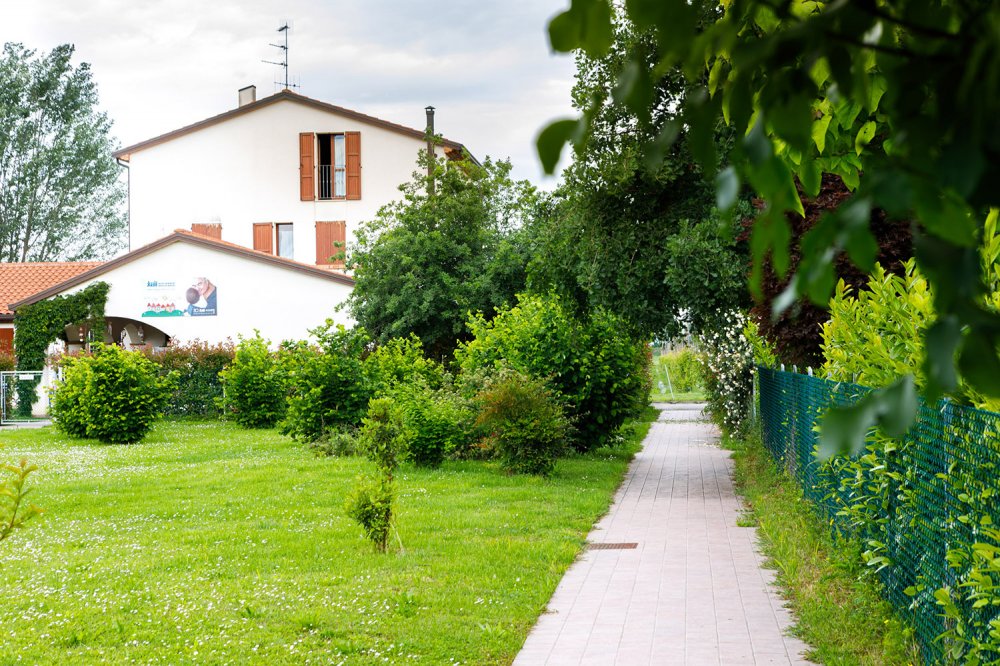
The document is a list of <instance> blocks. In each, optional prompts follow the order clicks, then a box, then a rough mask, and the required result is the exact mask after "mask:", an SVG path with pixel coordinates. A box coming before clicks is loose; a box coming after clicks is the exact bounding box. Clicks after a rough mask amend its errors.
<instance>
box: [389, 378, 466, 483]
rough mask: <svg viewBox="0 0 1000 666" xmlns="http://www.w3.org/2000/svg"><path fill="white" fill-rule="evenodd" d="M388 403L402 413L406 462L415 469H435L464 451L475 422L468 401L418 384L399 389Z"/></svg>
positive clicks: (455, 394) (445, 390)
mask: <svg viewBox="0 0 1000 666" xmlns="http://www.w3.org/2000/svg"><path fill="white" fill-rule="evenodd" d="M392 399H393V400H395V401H396V404H398V405H399V407H400V409H401V410H402V413H403V423H404V424H405V426H406V430H407V444H406V451H407V453H406V455H407V458H408V459H409V460H411V461H413V463H414V464H415V465H417V466H418V467H438V466H440V465H441V463H442V462H443V461H444V459H445V457H446V456H448V455H450V454H451V453H452V452H454V451H456V450H458V451H461V450H464V449H466V448H468V446H469V444H470V443H471V441H470V440H471V439H472V427H473V421H474V419H475V415H474V413H473V410H472V406H471V405H470V404H469V401H468V400H464V399H463V398H461V396H459V395H458V394H457V393H455V392H454V391H451V390H448V389H439V390H437V391H435V390H432V389H431V388H430V387H428V386H427V385H426V384H423V383H421V382H419V381H418V382H415V383H413V384H406V385H401V386H399V387H398V388H397V389H396V390H395V391H393V393H392Z"/></svg>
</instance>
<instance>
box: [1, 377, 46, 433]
mask: <svg viewBox="0 0 1000 666" xmlns="http://www.w3.org/2000/svg"><path fill="white" fill-rule="evenodd" d="M41 383H42V373H41V372H35V371H32V372H16V371H15V372H0V425H3V424H5V423H23V422H25V421H37V420H38V417H35V416H32V415H31V408H32V405H34V404H35V402H36V401H37V400H38V386H39V384H41Z"/></svg>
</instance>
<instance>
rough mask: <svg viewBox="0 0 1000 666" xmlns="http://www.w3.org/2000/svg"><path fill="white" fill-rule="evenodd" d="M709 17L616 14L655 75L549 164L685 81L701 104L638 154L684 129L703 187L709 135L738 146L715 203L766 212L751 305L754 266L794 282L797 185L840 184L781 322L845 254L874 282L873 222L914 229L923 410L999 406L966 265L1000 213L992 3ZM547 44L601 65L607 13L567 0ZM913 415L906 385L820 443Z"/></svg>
mask: <svg viewBox="0 0 1000 666" xmlns="http://www.w3.org/2000/svg"><path fill="white" fill-rule="evenodd" d="M714 4H715V3H710V2H708V0H693V1H689V0H628V1H627V2H626V3H625V7H624V11H625V13H626V15H627V16H628V17H629V19H630V20H631V21H632V22H634V23H635V25H636V26H638V27H639V28H641V29H647V30H650V31H651V32H652V34H653V35H654V38H655V40H656V43H657V45H658V47H659V49H660V53H661V54H662V55H661V59H660V61H659V62H658V63H657V66H656V67H654V68H652V69H650V68H647V67H643V66H642V64H643V63H642V61H641V59H640V58H639V56H638V55H634V56H633V57H632V64H631V66H629V67H627V68H626V70H625V71H624V72H623V75H622V76H620V77H619V80H618V85H617V86H616V88H615V90H614V91H613V94H612V96H611V98H610V99H598V100H595V101H594V103H593V104H592V106H591V109H588V111H587V112H585V113H584V114H583V117H582V118H580V119H576V120H574V119H567V120H561V121H557V122H555V123H553V124H551V125H549V126H548V127H547V128H545V129H544V130H543V131H542V133H541V134H540V136H539V139H538V147H539V154H540V156H541V157H542V161H543V164H544V165H545V166H546V168H549V169H551V168H553V167H554V165H555V162H556V160H557V158H558V154H559V152H560V149H561V147H562V145H563V144H564V143H565V142H566V141H569V140H575V141H577V142H581V141H583V140H584V139H585V138H586V135H587V133H588V131H589V129H590V126H591V119H592V116H593V115H594V111H593V110H592V109H596V108H599V106H600V105H601V104H605V103H611V104H613V105H616V106H623V107H625V108H628V109H630V110H632V111H633V112H634V113H636V114H637V115H639V116H640V117H649V116H650V114H651V112H652V101H653V95H652V91H653V90H654V89H655V86H656V85H657V83H658V81H659V80H661V79H662V78H663V77H665V76H667V75H668V74H669V73H671V72H674V71H676V70H678V69H680V70H681V71H683V72H684V74H685V75H686V76H687V78H688V80H690V81H692V82H695V83H697V84H698V87H699V89H698V92H697V94H692V95H689V96H688V98H687V100H686V102H685V105H684V107H683V109H682V110H681V114H680V117H679V118H678V119H677V122H676V123H672V124H668V125H666V126H665V127H664V128H663V129H662V130H661V132H660V134H659V135H658V136H657V137H656V138H655V139H654V140H653V141H651V142H648V143H647V144H646V148H645V150H646V154H647V155H648V156H649V157H650V159H651V161H654V162H655V161H656V160H657V154H658V152H660V151H662V147H663V146H664V145H669V144H670V143H671V142H672V141H673V139H674V137H675V136H676V134H677V131H678V128H679V127H681V126H686V127H688V128H689V129H688V131H689V136H690V140H691V150H692V154H693V155H694V157H695V158H696V159H697V161H698V162H699V163H700V164H701V165H702V168H703V169H705V170H706V171H710V170H711V169H712V168H713V167H714V164H715V161H716V155H715V144H714V141H713V140H712V137H713V132H714V129H715V127H716V123H717V122H718V120H719V119H720V118H721V119H723V120H724V121H725V122H726V123H727V124H729V125H730V126H731V127H732V128H733V130H734V132H735V134H736V136H737V137H739V139H738V141H737V142H736V145H735V146H734V150H733V153H732V165H731V166H730V167H727V168H726V169H723V170H722V171H720V172H719V173H718V175H717V176H716V178H715V185H716V197H717V201H718V203H719V204H720V207H722V208H728V207H730V206H732V205H733V204H734V203H735V201H736V199H737V196H738V193H739V191H740V188H741V185H742V184H743V183H749V184H750V185H751V186H752V187H753V188H754V189H755V190H756V191H757V192H758V193H759V194H760V195H761V197H762V198H763V199H764V200H765V201H766V202H767V207H766V209H765V210H764V211H762V214H761V215H760V216H759V217H758V218H757V220H756V223H755V224H754V228H753V233H752V237H751V250H752V254H753V258H754V273H753V275H752V279H751V288H752V290H754V291H759V287H760V280H761V268H762V265H763V260H764V258H765V257H770V260H771V262H772V263H773V265H774V268H775V269H776V271H777V273H778V274H779V275H783V274H785V273H786V272H787V271H788V270H789V267H790V253H789V246H790V241H791V229H790V226H789V223H788V220H787V218H786V214H787V213H789V212H791V213H798V214H800V215H801V214H802V213H803V206H802V201H801V199H800V197H799V194H798V191H797V189H796V186H795V183H796V179H797V180H798V181H799V182H800V183H801V185H802V187H803V189H804V191H805V194H806V195H808V196H815V194H817V193H818V191H819V187H820V184H821V179H822V175H823V174H834V175H836V176H839V177H840V178H841V179H842V180H843V182H844V183H845V185H847V187H848V188H849V189H851V190H852V192H853V194H852V196H851V197H850V198H849V199H847V200H846V201H845V202H844V203H842V204H841V205H840V206H839V208H838V209H837V210H836V211H834V212H833V213H832V214H830V215H827V216H825V217H823V219H822V220H820V222H819V223H818V224H817V225H816V226H815V227H813V228H812V229H811V230H810V231H809V232H808V233H807V234H806V235H805V236H804V237H803V238H802V239H801V243H800V246H801V249H802V260H801V262H800V263H799V266H798V268H797V270H796V271H795V275H794V277H793V278H792V280H791V282H790V285H789V288H788V290H787V291H786V293H785V294H784V297H783V298H780V299H778V300H777V301H776V303H775V308H776V310H778V311H782V310H784V309H785V308H787V307H788V306H790V305H791V303H792V302H794V300H795V299H796V298H797V297H799V296H808V297H809V298H810V299H811V300H813V301H814V302H816V303H819V304H823V303H825V302H826V301H827V300H828V299H829V297H830V294H831V292H832V289H833V286H834V282H835V276H834V269H833V259H834V258H835V257H836V256H837V255H839V254H840V253H841V252H846V253H847V255H848V256H849V257H850V258H851V260H852V261H853V262H854V263H855V264H857V265H858V266H859V267H860V268H862V269H863V270H865V271H868V270H871V268H872V266H873V265H874V262H875V255H876V253H877V250H878V247H877V244H876V242H875V240H874V238H873V236H872V233H871V230H870V227H869V225H870V217H871V211H872V210H873V209H874V208H876V207H878V208H882V209H884V210H885V211H886V212H887V213H888V214H889V215H890V216H891V217H893V218H897V219H910V220H914V221H916V222H917V223H918V225H919V234H918V236H917V238H916V242H915V245H916V250H917V259H918V263H919V265H920V268H921V271H922V272H923V273H924V274H925V275H926V276H927V278H928V280H929V282H930V283H931V285H932V286H933V288H934V294H935V309H936V311H937V315H938V318H937V320H936V321H935V323H934V324H933V325H931V326H930V327H929V328H928V329H927V332H926V345H925V346H926V349H927V350H928V354H927V357H926V359H925V362H924V371H925V374H926V377H927V385H926V388H925V393H926V394H927V396H928V397H930V398H934V397H936V396H938V395H940V394H941V392H942V391H954V390H955V389H956V388H957V387H958V385H959V379H958V374H959V372H961V374H962V375H963V377H964V379H965V380H966V381H967V382H968V383H969V384H970V385H972V386H974V387H975V388H977V389H978V390H981V391H983V392H984V393H988V394H990V395H994V396H997V395H1000V355H998V349H1000V315H997V314H996V313H993V312H990V311H989V310H988V309H987V308H986V307H985V303H984V293H985V286H984V280H983V275H982V272H981V270H980V266H979V260H978V251H977V249H978V248H977V244H978V243H979V240H980V237H981V235H982V227H983V224H984V222H985V220H986V217H987V214H988V212H989V209H990V208H991V207H996V206H998V205H1000V131H998V119H1000V30H997V25H1000V4H997V3H995V2H991V1H986V0H978V1H976V0H973V1H970V2H949V1H945V0H900V1H898V2H892V3H889V2H885V1H881V0H861V1H858V2H819V1H814V0H726V1H724V2H722V3H721V8H720V11H719V15H718V16H719V18H718V20H716V21H715V22H714V23H711V24H710V25H707V26H706V27H705V28H704V29H703V30H699V29H698V20H699V18H700V17H701V16H702V15H704V12H705V10H706V7H708V6H712V5H714ZM549 34H550V38H551V41H552V45H553V47H554V48H555V49H557V50H559V51H573V50H576V49H582V50H583V51H584V52H586V53H587V54H588V55H591V56H594V57H599V56H601V55H603V54H605V53H607V52H608V50H609V48H610V47H611V44H612V42H613V39H614V29H613V11H612V7H611V4H610V2H609V0H572V1H571V4H570V7H569V9H568V10H567V11H565V12H563V13H562V14H559V15H557V16H556V17H555V18H554V19H553V20H552V22H551V24H550V26H549ZM956 359H957V361H956ZM915 409H916V399H915V392H914V389H913V380H912V378H904V379H903V380H900V382H899V383H897V384H895V385H893V386H892V387H889V388H887V389H886V390H885V391H880V392H876V393H874V394H872V395H871V396H870V399H869V400H866V401H863V403H862V404H859V405H858V406H857V407H856V408H854V409H852V410H849V411H834V412H831V417H828V418H827V420H826V427H827V428H828V429H829V430H830V432H829V433H828V434H829V435H830V436H832V437H834V438H835V439H837V440H838V441H839V442H840V444H841V445H843V446H844V447H847V446H849V445H850V444H852V443H853V444H858V442H856V441H854V442H852V441H851V440H852V438H853V435H854V434H857V433H864V432H865V431H866V428H867V426H870V425H872V424H875V423H876V422H878V423H880V424H882V425H883V426H890V430H893V431H898V429H899V427H900V426H901V425H902V426H905V425H908V424H909V423H910V422H912V416H913V414H914V413H915ZM890 434H891V433H890Z"/></svg>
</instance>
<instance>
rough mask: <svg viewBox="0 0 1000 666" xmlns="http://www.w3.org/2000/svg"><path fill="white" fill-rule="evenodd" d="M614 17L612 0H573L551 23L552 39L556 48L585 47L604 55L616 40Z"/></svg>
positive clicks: (592, 53) (594, 55) (590, 52)
mask: <svg viewBox="0 0 1000 666" xmlns="http://www.w3.org/2000/svg"><path fill="white" fill-rule="evenodd" d="M611 16H612V14H611V5H610V4H609V3H608V0H571V4H570V8H569V9H568V10H566V11H564V12H562V13H561V14H557V15H556V16H555V17H554V18H553V19H552V20H551V21H550V22H549V42H550V43H551V44H552V48H553V49H555V50H556V51H561V52H563V53H568V52H570V51H575V50H577V49H582V50H583V52H584V53H586V54H587V55H588V56H590V57H591V58H600V57H602V56H604V55H605V54H606V53H607V52H608V49H610V48H611V44H612V43H613V42H614V28H613V26H612V23H611Z"/></svg>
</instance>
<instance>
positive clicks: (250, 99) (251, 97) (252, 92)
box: [239, 86, 257, 106]
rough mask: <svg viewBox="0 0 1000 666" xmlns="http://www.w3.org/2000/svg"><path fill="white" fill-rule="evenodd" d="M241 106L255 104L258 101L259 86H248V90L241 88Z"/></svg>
mask: <svg viewBox="0 0 1000 666" xmlns="http://www.w3.org/2000/svg"><path fill="white" fill-rule="evenodd" d="M239 95H240V106H246V105H247V104H253V103H254V102H256V101H257V86H247V87H246V88H240V93H239Z"/></svg>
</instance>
